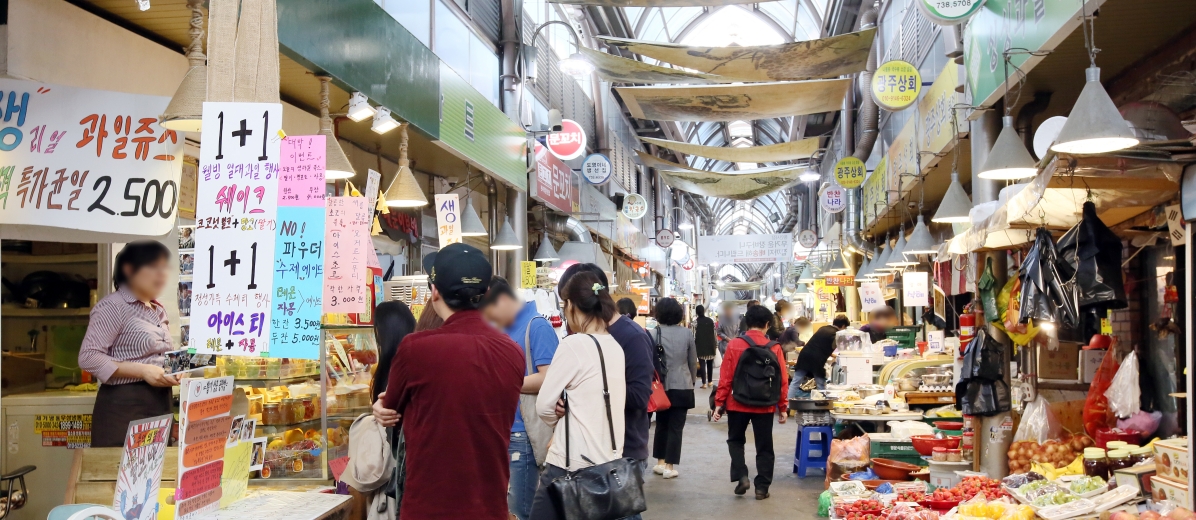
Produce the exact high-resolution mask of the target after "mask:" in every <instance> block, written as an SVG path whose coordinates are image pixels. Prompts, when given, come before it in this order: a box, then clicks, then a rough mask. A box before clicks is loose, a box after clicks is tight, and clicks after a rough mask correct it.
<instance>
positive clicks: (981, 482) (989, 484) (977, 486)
mask: <svg viewBox="0 0 1196 520" xmlns="http://www.w3.org/2000/svg"><path fill="white" fill-rule="evenodd" d="M952 489H958V490H959V491H960V494H961V495H962V496H963V499H964V500H971V499H972V497H975V496H976V495H979V494H983V495H984V497H985V498H987V499H989V500H996V499H998V498H1001V497H1007V496H1009V493H1006V492H1005V490H1004V489H1003V488H1002V487H1001V481H999V480H995V479H991V478H988V477H981V476H967V477H964V478H963V480H961V481H960V482H959V484H958V485H956V486H955V487H954V488H952Z"/></svg>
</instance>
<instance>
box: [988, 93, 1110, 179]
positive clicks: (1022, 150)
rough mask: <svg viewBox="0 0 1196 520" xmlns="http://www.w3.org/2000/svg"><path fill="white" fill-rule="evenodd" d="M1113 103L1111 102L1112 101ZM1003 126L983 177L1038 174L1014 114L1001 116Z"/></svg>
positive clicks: (1022, 176)
mask: <svg viewBox="0 0 1196 520" xmlns="http://www.w3.org/2000/svg"><path fill="white" fill-rule="evenodd" d="M1110 103H1111V102H1110ZM1001 121H1002V126H1003V128H1001V133H1000V135H998V136H997V142H996V143H993V147H992V150H989V152H988V158H987V159H985V160H984V166H983V167H981V168H980V173H979V176H980V178H981V179H996V180H1016V179H1026V178H1029V177H1033V176H1035V175H1037V174H1038V163H1037V162H1035V161H1034V157H1032V156H1031V155H1030V151H1029V150H1027V149H1026V143H1025V142H1023V141H1022V138H1021V137H1019V136H1018V135H1017V130H1016V129H1015V128H1013V116H1005V117H1003V118H1001Z"/></svg>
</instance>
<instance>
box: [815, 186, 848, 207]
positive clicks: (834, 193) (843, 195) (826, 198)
mask: <svg viewBox="0 0 1196 520" xmlns="http://www.w3.org/2000/svg"><path fill="white" fill-rule="evenodd" d="M820 199H821V203H822V209H824V210H826V211H828V212H830V213H838V212H840V211H843V210H844V209H845V208H847V190H844V189H843V188H840V187H837V186H834V187H830V188H827V189H825V190H822V196H821V197H820Z"/></svg>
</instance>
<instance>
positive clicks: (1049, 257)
mask: <svg viewBox="0 0 1196 520" xmlns="http://www.w3.org/2000/svg"><path fill="white" fill-rule="evenodd" d="M1056 264H1057V255H1056V252H1055V244H1054V242H1052V241H1051V232H1050V231H1047V229H1046V228H1038V231H1037V237H1036V238H1035V239H1034V245H1033V246H1031V247H1030V251H1029V252H1027V253H1026V261H1025V262H1023V263H1022V266H1021V269H1020V274H1019V277H1020V278H1021V282H1022V298H1021V315H1020V316H1019V318H1018V319H1019V322H1020V323H1027V322H1029V321H1030V320H1031V319H1033V320H1035V321H1049V322H1055V323H1062V324H1064V325H1066V326H1069V327H1076V326H1078V325H1079V322H1080V318H1079V309H1078V308H1077V307H1076V304H1077V302H1076V297H1075V287H1074V284H1072V283H1066V284H1065V283H1064V280H1061V279H1060V276H1059V273H1058V272H1057V271H1056Z"/></svg>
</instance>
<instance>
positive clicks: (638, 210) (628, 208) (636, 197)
mask: <svg viewBox="0 0 1196 520" xmlns="http://www.w3.org/2000/svg"><path fill="white" fill-rule="evenodd" d="M647 213H648V199H645V198H644V196H643V195H640V194H639V193H628V194H627V197H626V198H624V199H623V216H624V217H627V218H629V219H631V220H635V219H637V218H641V217H643V216H644V215H645V214H647Z"/></svg>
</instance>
